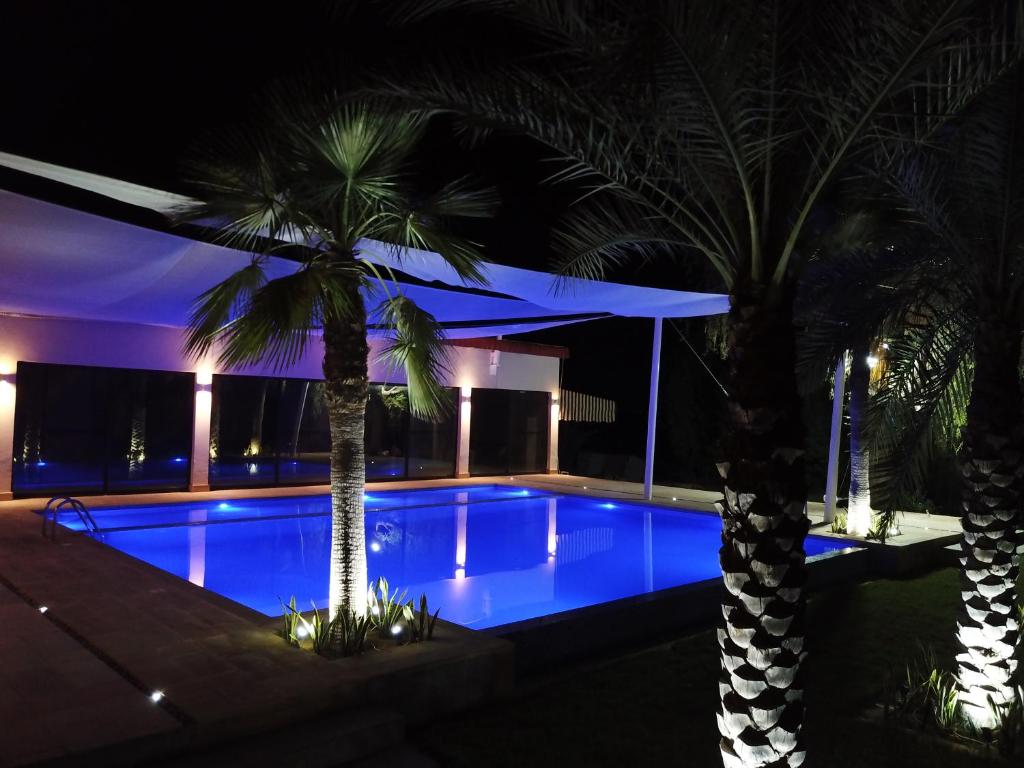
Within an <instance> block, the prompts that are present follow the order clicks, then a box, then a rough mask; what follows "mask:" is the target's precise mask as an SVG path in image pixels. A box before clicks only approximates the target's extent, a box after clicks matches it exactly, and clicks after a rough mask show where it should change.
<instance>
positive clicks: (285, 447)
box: [278, 379, 331, 485]
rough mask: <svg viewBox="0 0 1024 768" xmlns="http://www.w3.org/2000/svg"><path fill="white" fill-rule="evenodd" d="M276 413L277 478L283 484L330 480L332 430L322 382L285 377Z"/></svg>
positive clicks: (313, 482)
mask: <svg viewBox="0 0 1024 768" xmlns="http://www.w3.org/2000/svg"><path fill="white" fill-rule="evenodd" d="M279 414H280V415H279V420H278V424H279V427H278V434H279V435H280V442H279V445H280V457H281V461H280V467H279V470H278V474H279V481H280V482H281V483H283V484H285V485H317V484H324V483H328V482H330V479H331V429H330V425H329V424H328V422H327V405H326V403H325V401H324V383H323V382H322V381H300V380H297V379H286V380H285V381H284V382H283V383H282V387H281V407H280V408H279Z"/></svg>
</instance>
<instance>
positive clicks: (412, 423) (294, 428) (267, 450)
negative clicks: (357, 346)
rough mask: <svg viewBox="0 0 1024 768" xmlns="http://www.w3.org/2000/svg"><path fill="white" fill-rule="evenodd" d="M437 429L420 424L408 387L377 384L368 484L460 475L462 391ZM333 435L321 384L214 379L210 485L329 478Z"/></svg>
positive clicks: (370, 414) (370, 415)
mask: <svg viewBox="0 0 1024 768" xmlns="http://www.w3.org/2000/svg"><path fill="white" fill-rule="evenodd" d="M449 397H450V398H451V404H452V408H451V412H450V413H449V414H447V415H446V416H445V418H444V419H443V420H442V421H440V422H439V423H437V424H433V423H430V422H424V421H421V420H419V419H413V418H411V417H410V414H409V401H408V395H407V391H406V388H405V387H404V386H397V385H372V386H371V387H370V392H369V398H368V400H367V403H366V431H365V437H364V441H365V442H364V444H365V446H366V479H367V480H399V479H402V478H406V477H450V476H452V475H453V474H454V473H455V443H456V433H455V430H456V420H455V390H449ZM330 458H331V434H330V426H329V422H328V418H327V404H326V402H325V397H324V383H323V382H322V381H307V380H304V379H272V378H264V377H257V376H220V375H218V376H214V380H213V413H212V417H211V425H210V485H211V486H216V487H220V488H224V487H240V486H265V485H309V484H324V483H328V482H329V481H330Z"/></svg>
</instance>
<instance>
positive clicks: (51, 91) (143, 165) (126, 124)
mask: <svg viewBox="0 0 1024 768" xmlns="http://www.w3.org/2000/svg"><path fill="white" fill-rule="evenodd" d="M156 9H159V10H160V11H162V13H159V14H154V13H153V11H154V10H156ZM0 30H3V37H4V44H3V45H0V67H2V71H3V72H4V73H6V78H5V80H6V81H5V87H4V94H3V103H4V119H3V120H0V149H2V150H3V151H7V152H13V153H16V154H22V155H26V156H29V157H33V158H37V159H40V160H45V161H48V162H53V163H57V164H62V165H67V166H70V167H74V168H79V169H83V170H88V171H93V172H96V173H101V174H105V175H109V176H113V177H116V178H122V179H126V180H129V181H134V182H137V183H140V184H144V185H148V186H153V187H157V188H162V189H169V190H181V184H180V182H179V180H178V169H179V166H180V163H181V159H182V156H183V155H184V154H185V153H186V152H187V151H188V149H189V147H191V146H194V145H195V144H196V143H197V142H199V141H200V140H201V138H202V136H203V135H204V133H206V132H208V131H215V130H216V129H217V127H218V126H221V125H224V124H225V123H228V122H230V121H231V120H232V119H233V117H234V116H236V115H237V114H238V113H239V112H241V111H243V110H244V108H245V106H246V105H247V104H249V103H250V101H251V100H252V99H253V98H255V97H256V96H257V95H258V94H259V92H260V90H261V88H263V87H264V86H265V84H266V83H267V82H269V81H271V80H273V79H276V78H282V77H285V78H286V77H288V76H289V75H293V74H294V73H296V72H303V71H307V70H308V68H309V67H310V66H316V64H315V63H314V62H317V61H319V57H320V54H321V53H322V52H324V51H327V52H329V55H330V56H331V57H332V58H333V59H338V58H341V59H343V60H344V61H346V62H348V64H347V65H345V66H346V67H347V68H348V69H349V70H350V71H353V72H355V71H357V70H358V68H359V62H361V61H371V62H372V61H376V60H379V59H380V58H381V57H387V59H388V61H389V62H390V63H391V64H393V65H395V66H398V67H401V66H415V62H416V61H417V59H418V57H421V56H425V55H429V53H430V51H431V50H432V49H435V48H437V47H443V48H444V49H446V50H449V51H455V50H458V49H459V48H460V47H461V48H466V49H467V50H470V49H472V50H473V51H477V52H479V51H480V50H486V51H487V52H488V55H493V56H500V55H503V54H504V53H508V52H513V53H514V52H515V49H514V46H515V35H514V34H510V33H509V30H508V29H507V28H505V27H499V28H495V27H494V26H493V25H490V24H488V23H487V22H486V21H485V20H480V19H475V20H473V21H472V24H471V26H469V25H467V26H465V27H459V26H458V25H451V24H447V25H444V26H442V27H437V28H432V29H430V30H427V31H426V33H424V32H423V31H422V30H421V31H420V32H418V33H415V34H414V33H411V32H409V31H404V30H395V29H392V28H385V27H384V26H382V25H381V23H380V22H379V21H378V20H377V19H376V18H374V17H373V16H372V15H371V16H361V17H356V18H344V17H339V15H338V14H337V12H336V11H332V9H331V7H330V6H329V5H325V4H321V3H276V4H274V5H273V6H269V5H268V6H267V7H264V6H263V5H262V4H259V3H252V2H249V3H238V2H210V1H209V0H207V2H195V1H194V0H182V1H179V2H175V3H173V4H153V3H140V2H103V3H96V2H71V1H70V0H69V1H68V2H64V3H59V2H47V1H45V0H14V1H13V2H12V0H7V1H6V2H4V3H3V4H2V6H0ZM435 141H436V142H437V150H438V151H437V153H436V157H435V161H437V159H438V158H443V162H444V163H451V164H453V165H456V166H459V165H461V166H463V167H462V168H460V170H470V171H473V172H474V173H475V174H476V175H478V176H480V177H482V179H483V180H484V181H486V182H487V183H490V184H493V185H495V186H496V187H497V188H498V190H499V192H500V194H501V196H502V200H503V205H502V208H501V210H500V212H499V214H498V216H497V218H496V220H495V222H494V223H493V224H492V225H491V226H489V227H488V229H487V231H486V232H483V233H481V235H482V239H483V240H484V244H485V245H486V246H487V253H488V256H489V257H490V258H491V259H493V260H495V261H501V262H504V263H509V264H513V265H516V266H527V267H533V268H544V267H545V266H546V265H547V263H548V261H549V259H550V257H551V253H550V251H549V250H548V240H549V229H550V227H551V225H552V224H553V223H554V222H556V221H557V218H558V215H559V213H560V212H561V211H562V210H564V208H565V207H566V205H567V204H568V202H569V201H570V200H571V199H572V194H571V192H570V191H561V190H553V189H551V188H550V187H546V186H544V185H543V184H542V183H541V181H542V179H543V178H544V176H545V175H546V173H548V172H549V169H547V168H545V167H544V164H543V163H541V162H540V160H541V157H542V155H541V153H540V151H539V150H538V149H537V148H536V147H534V146H533V145H532V144H531V143H530V142H528V141H526V140H523V139H508V138H506V139H495V140H492V141H490V142H489V143H488V145H487V146H486V147H485V148H483V149H482V150H480V151H478V152H477V153H476V154H475V155H471V156H468V157H467V155H466V153H465V152H464V151H462V149H461V147H460V146H457V145H456V144H455V142H454V141H453V140H449V139H447V138H444V137H443V136H441V137H439V138H437V139H435ZM182 191H184V190H182ZM615 278H616V279H619V280H621V281H623V282H633V283H637V284H648V285H660V286H663V287H676V288H690V289H701V288H704V289H711V290H714V287H713V286H710V287H709V286H708V285H707V284H705V283H704V282H703V278H701V277H700V276H699V275H698V272H697V271H696V270H694V269H692V268H685V267H684V268H680V266H679V265H673V266H671V267H665V266H653V267H648V268H646V269H642V270H641V269H637V268H632V269H630V270H628V271H624V272H620V273H618V274H616V275H615ZM650 325H651V323H650V321H642V320H611V321H600V322H598V323H592V324H587V325H584V326H579V327H570V328H566V329H562V330H556V331H549V332H545V333H543V334H540V335H539V336H538V337H537V340H540V341H545V342H549V343H562V344H566V345H567V346H569V347H570V349H571V353H572V358H571V359H570V360H569V361H568V362H567V364H566V367H565V376H566V379H565V383H566V384H567V385H568V386H571V387H575V388H578V389H582V390H584V391H588V392H592V393H594V394H602V395H606V396H610V397H613V398H615V399H616V400H617V401H618V402H619V407H620V413H621V414H622V418H621V419H620V421H621V423H620V425H619V427H618V428H617V430H615V431H614V433H608V434H605V435H604V436H603V437H602V439H601V441H602V442H606V443H609V444H612V445H614V446H615V447H616V448H618V449H619V450H622V451H623V452H627V453H634V454H637V453H642V450H643V431H642V425H643V420H644V416H645V410H646V404H647V376H648V366H649V364H650V363H649V360H650V358H649V355H650V332H651V329H650ZM690 328H691V334H692V335H693V336H695V337H696V339H697V340H698V343H699V339H700V336H701V333H700V329H699V327H696V324H691V326H690ZM674 337H675V334H674V333H666V350H665V357H666V364H667V365H668V366H672V365H675V364H677V363H678V362H679V361H680V360H685V359H686V356H687V355H689V354H690V353H689V352H688V351H687V350H686V349H685V348H684V347H682V345H680V344H679V343H678V341H677V340H675V339H674ZM687 364H688V365H689V364H692V365H694V366H695V365H696V363H695V361H693V360H692V359H690V360H689V361H688V363H687ZM664 385H665V382H664V380H663V386H664Z"/></svg>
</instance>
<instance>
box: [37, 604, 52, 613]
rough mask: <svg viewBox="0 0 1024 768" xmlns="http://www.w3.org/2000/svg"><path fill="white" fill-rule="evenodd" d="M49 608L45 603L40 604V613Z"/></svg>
mask: <svg viewBox="0 0 1024 768" xmlns="http://www.w3.org/2000/svg"><path fill="white" fill-rule="evenodd" d="M48 610H50V609H49V608H47V607H46V606H45V605H40V606H39V612H40V613H46V612H47V611H48Z"/></svg>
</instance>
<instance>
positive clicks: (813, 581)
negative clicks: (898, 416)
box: [479, 547, 871, 677]
mask: <svg viewBox="0 0 1024 768" xmlns="http://www.w3.org/2000/svg"><path fill="white" fill-rule="evenodd" d="M870 565H871V563H870V554H869V552H868V550H867V548H854V547H850V548H848V549H844V550H838V551H835V552H829V553H825V554H822V555H816V556H814V557H811V558H808V569H809V573H810V579H809V582H808V590H809V592H810V593H815V592H820V591H823V590H827V589H830V588H832V587H834V586H837V585H840V584H847V583H854V582H857V581H862V580H864V579H866V578H868V577H869V576H870V575H871V567H870ZM722 588H723V587H722V580H721V578H718V577H715V578H711V579H705V580H703V581H697V582H692V583H690V584H683V585H680V586H677V587H670V588H668V589H660V590H656V591H654V592H647V593H644V594H640V595H633V596H631V597H624V598H620V599H618V600H612V601H609V602H605V603H598V604H596V605H588V606H583V607H581V608H575V609H573V610H570V611H562V612H560V613H555V614H550V615H548V616H539V617H537V618H534V619H526V620H524V621H517V622H514V623H512V624H504V625H502V626H499V627H492V628H490V629H483V630H479V631H480V632H481V633H486V634H490V635H492V636H494V637H500V638H503V639H505V640H509V641H511V642H512V643H514V644H515V647H516V655H515V663H516V675H517V677H518V676H521V675H524V674H532V673H535V672H539V671H543V670H545V669H548V668H551V667H553V666H555V665H557V664H560V663H564V662H566V661H569V660H570V659H571V660H572V661H573V662H575V661H578V660H584V659H586V658H587V657H593V656H597V655H600V654H601V653H604V652H608V651H613V650H616V649H619V648H625V647H629V646H635V645H640V644H644V643H650V642H654V641H657V640H658V639H659V638H664V637H667V636H670V635H672V634H678V633H680V632H687V631H694V630H702V629H708V628H710V627H712V626H714V625H715V624H716V623H717V621H718V618H719V617H720V615H721V591H722Z"/></svg>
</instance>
